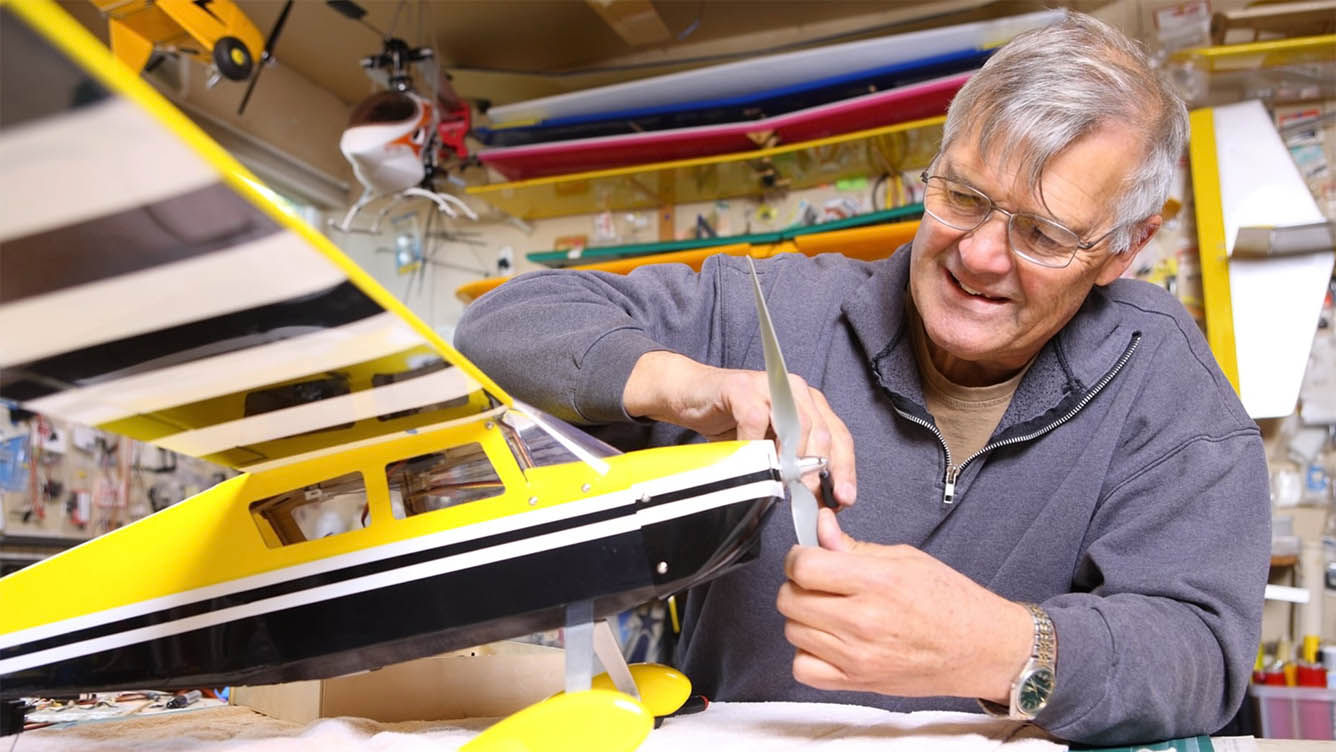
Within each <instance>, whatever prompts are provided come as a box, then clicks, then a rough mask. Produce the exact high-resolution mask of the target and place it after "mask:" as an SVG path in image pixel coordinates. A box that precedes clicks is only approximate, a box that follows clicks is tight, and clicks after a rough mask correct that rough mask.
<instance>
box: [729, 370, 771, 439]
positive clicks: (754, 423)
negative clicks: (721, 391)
mask: <svg viewBox="0 0 1336 752" xmlns="http://www.w3.org/2000/svg"><path fill="white" fill-rule="evenodd" d="M760 375H761V376H764V375H765V374H760ZM762 383H764V382H762ZM755 384H756V380H755V379H747V380H745V381H740V382H738V383H737V384H736V385H735V386H734V387H733V389H734V390H735V391H734V392H733V394H731V395H730V398H729V405H730V408H731V409H732V412H733V420H734V421H736V422H737V436H738V439H739V440H741V441H751V440H754V439H764V438H765V437H766V434H767V433H768V432H769V430H770V392H769V391H766V390H761V389H757V388H756V387H755Z"/></svg>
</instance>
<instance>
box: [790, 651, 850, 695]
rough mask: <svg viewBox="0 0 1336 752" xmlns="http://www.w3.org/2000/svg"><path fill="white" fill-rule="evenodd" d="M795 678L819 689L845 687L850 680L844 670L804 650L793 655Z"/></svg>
mask: <svg viewBox="0 0 1336 752" xmlns="http://www.w3.org/2000/svg"><path fill="white" fill-rule="evenodd" d="M793 678H794V679H797V680H798V681H799V682H802V683H803V684H806V685H807V686H809V687H816V688H817V689H845V688H846V687H847V686H848V682H849V677H848V676H846V675H845V673H844V672H843V671H841V670H840V669H838V668H836V667H835V666H832V665H831V664H830V663H827V662H826V661H824V660H822V659H821V658H819V657H817V656H815V655H812V654H811V653H808V652H806V651H803V650H799V651H797V652H795V653H794V655H793Z"/></svg>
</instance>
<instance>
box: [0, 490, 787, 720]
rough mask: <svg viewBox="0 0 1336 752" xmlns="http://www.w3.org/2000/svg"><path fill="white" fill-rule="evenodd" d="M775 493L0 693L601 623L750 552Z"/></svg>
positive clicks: (309, 670)
mask: <svg viewBox="0 0 1336 752" xmlns="http://www.w3.org/2000/svg"><path fill="white" fill-rule="evenodd" d="M775 499H776V497H761V498H754V499H740V500H738V501H737V502H734V503H733V504H730V505H728V506H726V507H716V508H713V509H707V510H703V511H700V512H695V513H692V514H690V515H685V516H683V517H679V518H674V519H671V520H665V521H664V522H659V523H655V524H653V525H649V526H646V527H645V528H642V529H641V530H633V531H629V532H626V533H619V534H617V535H614V536H608V537H605V538H599V539H596V540H590V541H582V542H578V543H572V544H568V545H565V546H561V547H558V548H555V549H550V550H547V551H539V552H535V553H532V554H528V555H525V556H522V557H516V558H512V559H504V560H501V561H498V562H495V563H492V564H485V565H481V566H478V567H473V568H470V569H465V570H458V571H455V572H446V573H443V574H440V575H436V576H434V577H429V578H424V579H421V580H414V581H410V582H404V583H399V584H396V585H390V586H386V587H382V588H376V589H374V590H369V591H365V592H362V593H354V594H350V595H347V596H343V597H340V598H334V599H330V600H326V601H320V602H317V603H310V604H302V605H299V606H291V607H288V608H285V609H282V610H278V611H273V612H270V613H265V614H259V615H256V616H252V617H246V618H243V619H237V620H234V621H231V622H226V623H223V624H218V625H213V626H210V627H204V628H201V629H196V630H191V631H189V632H182V633H180V634H176V635H170V636H167V637H161V638H157V639H154V640H146V641H144V642H141V643H135V644H132V645H124V646H120V647H115V648H109V649H107V650H102V651H99V652H97V653H93V654H89V655H84V656H78V657H75V658H69V659H66V660H62V661H59V662H56V663H54V664H49V665H43V666H35V667H32V668H29V669H24V670H22V671H16V672H12V673H10V674H7V675H6V676H5V677H4V682H3V683H0V699H8V698H11V697H20V696H35V695H43V694H47V695H49V694H53V693H56V692H61V693H69V692H91V691H101V690H110V689H129V688H138V687H159V688H163V689H175V688H185V687H198V686H219V685H225V684H272V683H276V682H289V681H300V680H306V679H321V678H326V677H331V676H339V675H342V674H347V673H352V672H355V671H365V670H367V669H368V668H375V667H378V666H383V665H386V664H390V663H397V662H401V661H406V660H412V659H414V658H421V657H425V656H429V655H438V654H440V653H443V652H446V651H449V650H456V649H459V648H465V647H470V646H473V645H479V644H483V643H486V642H492V641H494V640H501V639H506V638H509V637H518V636H520V635H525V634H530V633H533V632H538V631H542V630H547V629H555V628H557V627H560V626H562V625H563V624H564V623H565V606H566V605H567V604H570V603H576V602H580V601H593V602H594V613H593V615H594V618H595V619H598V618H603V617H606V616H608V615H611V614H614V613H618V612H620V611H622V610H625V609H627V608H630V607H631V606H634V605H636V604H637V603H643V602H645V601H648V600H650V599H652V598H656V597H663V596H666V595H668V594H670V593H674V592H678V591H680V590H682V589H684V588H688V587H693V586H695V585H698V584H700V583H702V582H704V581H705V580H708V579H712V578H714V577H717V576H719V575H720V574H723V573H725V572H727V571H729V570H731V569H733V568H735V567H737V566H740V565H741V564H745V563H747V562H748V561H751V560H753V559H754V558H755V557H756V555H757V552H758V545H759V543H760V539H759V536H758V535H757V534H756V533H757V531H759V529H760V527H761V525H762V524H763V522H764V519H765V517H766V516H767V515H768V514H769V513H770V512H772V511H773V510H774V508H775V506H776V504H774V503H773V502H774V501H775ZM679 527H680V528H682V529H681V530H678V529H677V528H679ZM684 535H685V536H687V537H690V538H691V539H692V540H693V543H694V544H695V545H696V546H697V549H698V551H699V552H700V553H701V554H703V556H700V557H697V556H692V557H690V558H691V559H693V560H694V561H692V562H690V564H691V565H696V566H699V568H698V569H691V568H689V566H688V564H689V562H687V561H685V560H683V559H680V558H674V559H672V561H673V562H674V564H675V565H676V566H675V567H674V568H673V569H672V570H670V572H668V573H666V574H665V575H663V576H659V575H657V573H656V575H655V576H654V577H653V581H652V582H651V581H650V571H651V569H655V568H656V567H655V563H656V562H657V561H659V560H660V559H659V558H658V556H657V552H655V551H654V550H652V549H649V548H647V544H649V543H651V537H657V538H659V540H660V542H662V541H666V540H672V539H681V538H682V537H683V536H684ZM707 552H708V553H707Z"/></svg>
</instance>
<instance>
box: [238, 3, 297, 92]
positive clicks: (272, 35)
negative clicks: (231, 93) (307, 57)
mask: <svg viewBox="0 0 1336 752" xmlns="http://www.w3.org/2000/svg"><path fill="white" fill-rule="evenodd" d="M291 10H292V0H288V1H287V2H286V3H284V4H283V10H281V11H279V14H278V20H277V21H275V22H274V28H272V29H270V30H269V38H268V39H266V40H264V52H261V53H260V61H259V63H257V64H256V66H255V72H253V73H251V79H250V83H248V84H246V93H245V94H244V95H242V97H241V106H240V107H238V108H237V114H238V115H242V114H245V112H246V103H248V102H250V98H251V92H253V91H255V83H256V82H257V81H259V80H260V72H261V71H263V70H264V67H265V66H266V65H268V64H269V61H270V60H272V59H273V58H274V45H275V44H277V43H278V35H279V33H280V32H282V31H283V24H286V23H287V22H288V12H289V11H291Z"/></svg>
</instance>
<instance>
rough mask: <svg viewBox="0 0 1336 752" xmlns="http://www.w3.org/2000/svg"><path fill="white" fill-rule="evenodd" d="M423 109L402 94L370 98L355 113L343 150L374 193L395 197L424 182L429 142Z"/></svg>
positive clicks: (413, 100) (415, 101) (416, 102)
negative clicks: (424, 152) (424, 156)
mask: <svg viewBox="0 0 1336 752" xmlns="http://www.w3.org/2000/svg"><path fill="white" fill-rule="evenodd" d="M423 121H424V109H423V105H422V103H421V102H420V101H418V100H417V98H415V97H412V96H410V95H408V94H402V93H398V92H382V93H380V94H377V95H375V96H372V97H369V98H367V99H366V101H364V102H362V103H361V104H360V105H358V106H357V108H356V109H354V110H353V113H352V115H351V117H349V118H348V128H347V130H345V131H344V132H343V136H342V137H341V138H340V139H339V150H340V151H342V152H343V156H344V157H345V158H347V160H348V161H349V162H351V163H352V166H353V172H355V173H356V174H357V179H358V181H359V182H361V183H362V185H364V186H366V188H367V189H368V190H370V191H371V192H372V193H394V192H396V191H401V190H403V189H405V188H411V187H413V186H415V185H417V184H419V183H421V182H422V178H423V176H424V175H425V174H426V171H425V169H424V167H423V165H422V148H423V144H424V143H425V141H426V138H425V133H419V131H422V130H423V129H424V128H425V125H424V122H423Z"/></svg>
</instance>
